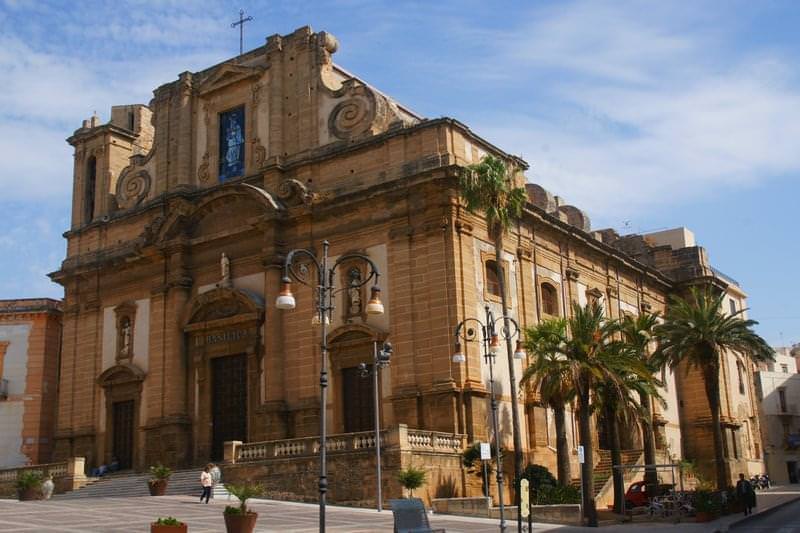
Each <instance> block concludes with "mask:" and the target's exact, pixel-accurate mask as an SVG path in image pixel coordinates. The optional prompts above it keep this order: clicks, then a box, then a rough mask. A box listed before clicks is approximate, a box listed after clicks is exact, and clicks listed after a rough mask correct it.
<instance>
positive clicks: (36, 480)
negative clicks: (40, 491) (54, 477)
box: [16, 470, 43, 490]
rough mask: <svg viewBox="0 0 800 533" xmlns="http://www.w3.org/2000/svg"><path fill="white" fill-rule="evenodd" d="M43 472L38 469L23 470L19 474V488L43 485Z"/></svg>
mask: <svg viewBox="0 0 800 533" xmlns="http://www.w3.org/2000/svg"><path fill="white" fill-rule="evenodd" d="M42 481H43V478H42V473H41V472H39V471H36V470H22V471H21V472H19V473H18V474H17V484H16V485H17V490H28V489H37V488H40V487H41V486H42Z"/></svg>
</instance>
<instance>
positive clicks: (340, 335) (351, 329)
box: [328, 324, 387, 343]
mask: <svg viewBox="0 0 800 533" xmlns="http://www.w3.org/2000/svg"><path fill="white" fill-rule="evenodd" d="M386 337H387V334H386V333H385V332H383V331H380V330H378V329H375V328H372V327H370V326H367V325H364V324H346V325H344V326H341V327H338V328H336V329H334V330H333V331H331V332H330V333H329V334H328V341H329V342H331V343H334V342H335V343H349V342H359V341H363V340H364V339H367V338H368V339H370V340H376V341H378V342H381V341H384V340H386Z"/></svg>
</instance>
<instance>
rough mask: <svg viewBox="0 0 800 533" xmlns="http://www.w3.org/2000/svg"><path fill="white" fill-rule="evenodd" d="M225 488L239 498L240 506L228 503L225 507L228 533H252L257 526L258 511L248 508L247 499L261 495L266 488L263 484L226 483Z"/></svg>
mask: <svg viewBox="0 0 800 533" xmlns="http://www.w3.org/2000/svg"><path fill="white" fill-rule="evenodd" d="M225 489H226V490H227V491H228V492H229V493H230V494H231V495H232V496H234V497H235V498H236V499H237V500H239V506H238V507H234V506H232V505H227V506H226V507H225V530H226V531H227V532H228V533H252V532H253V530H254V529H255V528H256V520H257V519H258V513H256V512H255V511H251V510H250V509H248V508H247V500H249V499H250V498H255V497H256V496H261V495H262V494H263V493H264V489H263V488H262V487H261V485H249V484H244V485H231V484H226V485H225Z"/></svg>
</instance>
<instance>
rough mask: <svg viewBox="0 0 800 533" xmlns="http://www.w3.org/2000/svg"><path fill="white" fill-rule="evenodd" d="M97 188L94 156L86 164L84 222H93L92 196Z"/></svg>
mask: <svg viewBox="0 0 800 533" xmlns="http://www.w3.org/2000/svg"><path fill="white" fill-rule="evenodd" d="M96 186H97V159H95V157H94V156H92V157H90V158H89V161H87V162H86V188H85V190H84V195H83V212H84V215H85V217H84V218H85V222H86V223H89V222H91V221H92V220H94V195H95V188H96Z"/></svg>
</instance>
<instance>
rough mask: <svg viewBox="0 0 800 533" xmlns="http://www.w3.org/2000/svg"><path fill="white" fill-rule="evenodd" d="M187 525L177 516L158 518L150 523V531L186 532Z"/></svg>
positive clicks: (156, 532)
mask: <svg viewBox="0 0 800 533" xmlns="http://www.w3.org/2000/svg"><path fill="white" fill-rule="evenodd" d="M188 530H189V528H188V526H187V525H186V524H184V523H183V522H181V521H179V520H178V519H177V518H173V517H171V516H168V517H166V518H159V519H158V520H156V521H155V522H152V523H151V524H150V533H186V532H187V531H188Z"/></svg>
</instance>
